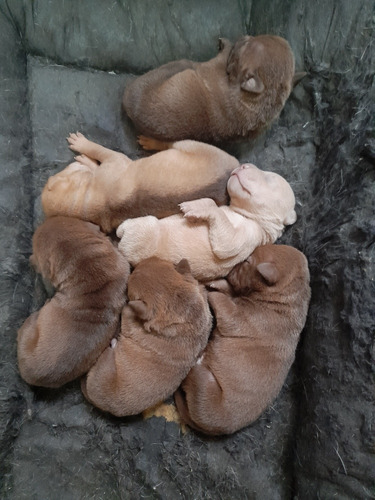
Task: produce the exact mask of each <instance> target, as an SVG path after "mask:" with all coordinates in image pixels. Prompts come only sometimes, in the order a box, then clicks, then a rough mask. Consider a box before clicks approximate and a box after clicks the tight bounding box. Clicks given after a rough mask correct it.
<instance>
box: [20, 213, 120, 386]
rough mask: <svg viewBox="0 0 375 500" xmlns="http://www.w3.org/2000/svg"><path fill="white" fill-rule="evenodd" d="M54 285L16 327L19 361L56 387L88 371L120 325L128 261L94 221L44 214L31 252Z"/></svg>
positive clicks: (33, 380) (24, 371)
mask: <svg viewBox="0 0 375 500" xmlns="http://www.w3.org/2000/svg"><path fill="white" fill-rule="evenodd" d="M30 260H31V262H32V263H33V264H34V265H35V267H36V269H37V271H38V272H40V273H41V274H42V276H43V278H46V279H47V280H48V281H50V282H51V283H52V285H53V286H54V287H55V288H56V293H55V295H54V296H53V298H52V299H51V300H49V301H47V302H46V304H45V305H44V306H43V307H42V309H41V310H40V311H37V312H34V313H33V314H31V316H29V318H27V320H26V321H25V322H24V324H23V325H22V327H21V328H20V330H19V332H18V338H17V340H18V364H19V370H20V373H21V376H22V378H23V379H24V380H25V381H26V382H28V383H29V384H32V385H39V386H44V387H59V386H61V385H63V384H65V383H66V382H69V381H71V380H73V379H75V378H76V377H79V376H81V375H83V374H84V373H86V372H87V370H88V369H89V368H90V367H91V366H92V365H93V364H94V362H95V361H96V359H97V358H98V356H99V355H100V354H101V352H102V351H103V350H104V349H105V348H106V347H107V345H109V343H110V341H111V339H112V337H113V336H114V335H115V333H116V330H117V329H118V327H119V322H120V313H121V309H122V308H123V306H124V304H125V301H126V296H125V292H126V284H127V280H128V277H129V271H130V269H129V264H128V262H127V261H126V260H125V258H124V257H123V256H122V255H121V254H120V253H119V252H118V250H117V248H115V247H114V246H113V244H112V242H111V240H110V239H109V238H108V237H107V236H105V235H104V234H103V233H101V232H100V231H99V228H98V226H95V225H94V224H91V223H89V222H84V221H81V220H79V219H73V218H68V217H53V218H50V219H47V220H46V221H45V222H44V223H43V224H42V225H41V226H40V227H38V229H37V230H36V232H35V234H34V236H33V255H32V256H31V258H30Z"/></svg>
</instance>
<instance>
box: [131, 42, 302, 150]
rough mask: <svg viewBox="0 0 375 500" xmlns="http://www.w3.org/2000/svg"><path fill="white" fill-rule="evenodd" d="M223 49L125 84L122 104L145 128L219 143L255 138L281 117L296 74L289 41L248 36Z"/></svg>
mask: <svg viewBox="0 0 375 500" xmlns="http://www.w3.org/2000/svg"><path fill="white" fill-rule="evenodd" d="M220 48H221V50H220V52H219V54H218V55H217V56H216V57H215V58H213V59H211V60H210V61H207V62H203V63H197V62H193V61H189V60H186V59H183V60H180V61H173V62H170V63H168V64H165V65H163V66H161V67H160V68H156V69H154V70H152V71H150V72H148V73H146V74H144V75H142V76H140V77H138V78H136V79H135V80H134V81H132V82H131V83H130V84H129V85H128V86H127V88H126V89H125V93H124V98H123V106H124V108H125V110H126V112H127V114H128V115H129V117H130V118H131V119H132V120H133V122H134V123H135V125H136V127H137V129H138V130H139V131H140V132H141V133H143V134H145V135H148V136H152V137H156V138H158V139H160V140H182V139H195V140H198V141H204V142H214V143H217V142H220V141H223V140H231V139H238V138H247V137H254V136H256V135H257V134H259V133H260V132H261V131H262V130H264V129H265V128H266V127H267V126H268V125H269V124H270V123H271V122H272V121H273V120H274V119H275V118H277V116H278V115H279V113H280V112H281V110H282V108H283V107H284V104H285V101H286V100H287V98H288V96H289V94H290V92H291V90H292V87H293V84H294V78H295V73H294V56H293V53H292V50H291V48H290V46H289V44H288V42H287V41H286V40H284V39H283V38H281V37H278V36H273V35H260V36H255V37H254V36H244V37H241V38H240V39H239V40H238V41H237V42H236V43H235V44H234V45H233V46H232V44H231V43H230V42H229V41H228V40H225V39H222V40H221V43H220ZM297 78H298V77H297Z"/></svg>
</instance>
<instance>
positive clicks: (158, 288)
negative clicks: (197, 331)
mask: <svg viewBox="0 0 375 500" xmlns="http://www.w3.org/2000/svg"><path fill="white" fill-rule="evenodd" d="M197 293H199V288H198V282H197V281H196V280H195V279H194V278H193V276H192V275H191V272H190V266H189V264H188V262H187V260H186V259H183V260H181V262H180V263H179V264H177V265H176V266H175V265H173V264H172V263H171V262H167V261H165V260H162V259H159V258H157V257H151V258H149V259H146V260H144V261H142V262H140V263H139V264H138V265H137V266H136V267H135V269H134V271H133V272H132V274H131V275H130V278H129V282H128V298H129V302H128V305H129V306H130V307H131V308H132V309H133V311H134V313H135V315H136V316H137V317H138V318H139V319H140V320H142V321H144V322H145V323H144V328H145V329H146V330H147V331H151V330H154V331H155V332H156V333H162V330H163V329H165V328H167V327H168V326H171V325H172V324H175V323H181V322H185V321H186V318H187V314H188V311H189V308H191V307H192V305H193V302H194V300H193V299H192V294H194V295H195V296H196V295H197Z"/></svg>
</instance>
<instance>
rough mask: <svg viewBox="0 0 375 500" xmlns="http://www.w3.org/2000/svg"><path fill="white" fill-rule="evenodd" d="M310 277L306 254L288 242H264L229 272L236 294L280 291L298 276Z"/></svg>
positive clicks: (230, 281) (229, 278) (245, 294)
mask: <svg viewBox="0 0 375 500" xmlns="http://www.w3.org/2000/svg"><path fill="white" fill-rule="evenodd" d="M298 276H299V277H303V278H308V276H309V273H308V267H307V260H306V257H305V256H304V255H303V254H302V253H301V252H300V251H299V250H297V249H295V248H293V247H290V246H287V245H263V246H260V247H258V248H256V249H255V250H254V252H253V253H252V255H250V257H248V258H247V259H246V260H245V261H244V262H241V263H239V264H237V265H236V266H235V267H234V268H233V269H232V271H231V272H230V273H229V274H228V277H227V279H228V282H229V283H230V284H231V285H232V287H233V290H234V291H235V293H236V295H241V296H248V295H249V294H250V293H251V292H255V291H256V292H262V291H265V290H267V292H268V293H270V292H272V291H278V292H279V291H280V290H281V289H283V288H284V287H286V286H288V284H289V283H290V282H291V281H293V280H294V278H296V277H298Z"/></svg>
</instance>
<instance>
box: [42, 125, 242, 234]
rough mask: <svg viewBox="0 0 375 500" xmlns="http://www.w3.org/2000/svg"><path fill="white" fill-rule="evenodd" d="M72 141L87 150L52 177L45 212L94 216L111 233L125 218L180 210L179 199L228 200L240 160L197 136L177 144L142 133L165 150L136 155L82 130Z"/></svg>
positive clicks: (150, 146) (150, 145)
mask: <svg viewBox="0 0 375 500" xmlns="http://www.w3.org/2000/svg"><path fill="white" fill-rule="evenodd" d="M68 142H69V144H70V148H71V149H73V150H74V151H78V152H79V153H83V156H79V157H77V158H76V159H77V160H78V161H77V162H75V163H72V164H71V165H69V166H68V167H66V168H65V169H64V170H63V171H62V172H60V173H58V174H56V175H54V176H52V177H50V178H49V179H48V182H47V184H46V186H45V188H44V189H43V192H42V205H43V210H44V213H45V214H46V216H47V217H51V216H53V215H65V216H70V217H78V218H80V219H84V220H88V221H90V222H93V223H95V224H98V225H99V226H100V227H101V229H102V230H103V231H104V232H107V233H110V232H111V231H112V230H113V229H115V228H116V227H117V226H118V225H119V224H120V223H121V222H123V221H124V219H127V218H130V217H141V216H145V215H154V216H155V217H158V218H160V217H167V216H168V215H172V214H176V213H178V212H179V210H180V209H179V206H178V204H179V203H182V202H184V201H188V200H193V199H196V198H201V197H204V196H207V197H210V198H213V199H214V200H215V202H216V203H217V204H218V205H224V204H226V203H227V201H228V197H227V192H226V184H227V181H228V179H229V176H230V174H231V172H232V170H234V169H235V168H236V167H238V165H239V163H238V161H237V160H236V159H235V158H234V157H233V156H231V155H229V154H227V153H225V152H224V151H221V150H220V149H218V148H215V147H214V146H210V145H208V144H203V143H199V142H195V141H182V142H177V143H173V144H172V143H161V142H159V141H156V140H152V139H151V140H150V139H148V138H145V137H142V138H141V139H140V143H141V144H142V145H143V146H144V147H145V149H159V150H160V152H159V153H156V154H154V155H152V156H150V157H148V158H140V159H139V160H135V161H132V160H131V159H130V158H128V157H127V156H125V155H124V154H122V153H117V152H115V151H111V150H110V149H106V148H104V147H102V146H99V145H98V144H95V143H94V142H91V141H89V140H87V139H86V138H85V137H84V136H83V135H82V134H79V133H77V134H70V136H69V138H68ZM97 162H100V165H98V163H97Z"/></svg>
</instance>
